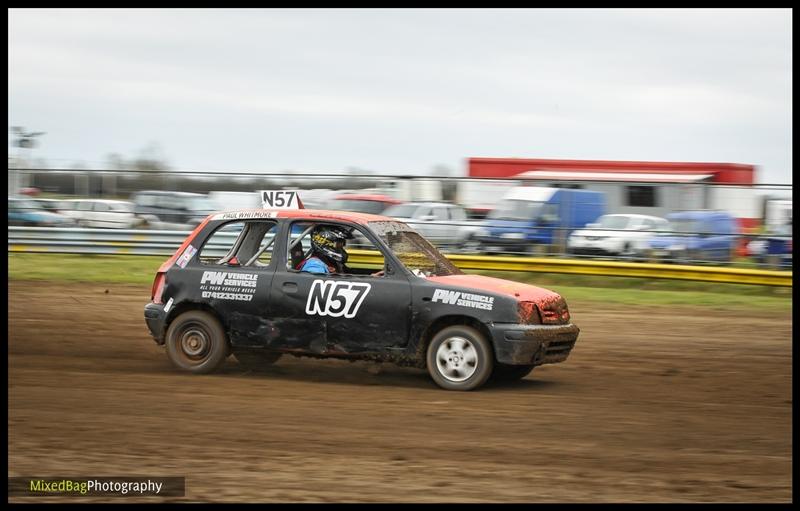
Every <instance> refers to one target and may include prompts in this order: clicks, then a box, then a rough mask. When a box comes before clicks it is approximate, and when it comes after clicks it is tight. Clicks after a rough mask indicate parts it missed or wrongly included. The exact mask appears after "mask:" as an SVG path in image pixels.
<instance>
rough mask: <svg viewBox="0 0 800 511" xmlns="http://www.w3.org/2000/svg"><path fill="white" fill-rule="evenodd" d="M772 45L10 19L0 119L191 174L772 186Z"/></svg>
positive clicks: (694, 37)
mask: <svg viewBox="0 0 800 511" xmlns="http://www.w3.org/2000/svg"><path fill="white" fill-rule="evenodd" d="M791 38H792V20H791V11H790V10H788V9H771V10H735V9H734V10H695V9H692V10H682V9H670V10H629V9H613V10H591V9H572V10H560V9H558V10H552V9H547V10H535V9H525V10H518V9H504V10H472V9H431V10H427V9H408V10H397V9H352V10H351V9H343V10H328V9H303V10H296V9H280V10H273V9H257V10H237V9H213V10H206V9H191V10H181V9H169V10H150V9H141V10H127V9H124V10H123V9H119V10H117V9H113V10H99V9H98V10H78V9H71V10H51V9H11V10H10V11H9V36H8V40H9V52H8V55H9V65H8V73H9V74H8V86H9V96H8V106H9V119H8V123H9V126H12V125H18V126H24V127H25V128H27V129H29V130H35V131H45V132H47V134H46V135H44V136H43V137H42V139H41V145H40V147H38V148H37V149H36V153H35V154H34V157H37V158H38V157H43V158H46V159H48V160H50V161H51V162H52V161H57V160H63V161H64V162H65V163H66V162H74V161H76V160H82V161H84V162H87V164H96V163H101V162H104V161H106V155H107V154H108V153H112V152H116V153H119V154H122V155H123V156H125V157H134V156H136V155H138V154H139V153H140V152H141V151H142V150H143V149H144V148H145V147H146V146H148V145H149V144H151V143H154V142H155V143H158V144H159V145H160V147H161V150H162V152H163V155H164V157H165V158H166V159H167V160H168V162H169V164H170V166H171V167H173V168H177V169H192V170H239V171H262V172H280V171H286V170H294V171H298V172H323V173H342V172H346V171H347V169H352V168H358V169H366V170H370V171H373V172H376V173H381V174H426V173H429V172H430V171H431V169H432V168H434V167H435V166H437V165H443V166H446V167H449V168H450V169H452V170H453V171H454V172H456V173H457V174H458V175H461V174H464V173H466V158H468V157H522V158H574V159H607V160H650V161H696V162H732V163H748V164H755V165H758V166H759V167H760V169H759V171H758V177H757V179H758V181H759V182H762V183H767V182H769V183H791V181H792V177H791V165H792V146H791V139H792V121H791V109H792V94H791V85H792V50H791ZM10 150H11V148H10ZM14 150H15V149H14Z"/></svg>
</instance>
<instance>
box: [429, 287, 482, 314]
mask: <svg viewBox="0 0 800 511" xmlns="http://www.w3.org/2000/svg"><path fill="white" fill-rule="evenodd" d="M431 301H432V302H441V303H446V304H448V305H460V306H462V307H472V308H474V309H486V310H487V311H490V310H492V308H493V307H494V297H493V296H484V295H475V294H472V293H463V292H461V291H448V290H447V289H436V290H434V292H433V298H431Z"/></svg>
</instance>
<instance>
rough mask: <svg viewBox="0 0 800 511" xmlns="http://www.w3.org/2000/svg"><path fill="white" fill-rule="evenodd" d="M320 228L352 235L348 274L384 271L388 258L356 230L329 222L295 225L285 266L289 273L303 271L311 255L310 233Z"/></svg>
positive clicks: (350, 238)
mask: <svg viewBox="0 0 800 511" xmlns="http://www.w3.org/2000/svg"><path fill="white" fill-rule="evenodd" d="M319 225H329V226H331V227H338V228H340V229H343V230H345V231H346V232H349V233H350V237H349V238H348V239H347V240H346V242H345V246H344V251H345V253H346V254H347V260H346V262H345V264H344V268H343V269H344V272H343V274H346V275H364V276H381V275H373V274H375V273H377V272H380V271H382V270H383V269H384V264H385V258H384V255H383V253H382V252H381V250H380V249H379V248H378V247H377V246H376V245H375V244H374V243H373V242H372V241H371V240H370V239H369V238H368V237H367V236H366V234H365V233H364V232H363V231H362V230H361V229H359V228H357V227H352V226H348V225H340V224H335V223H329V222H308V221H300V222H293V223H292V224H291V226H290V228H289V242H288V243H287V244H286V246H287V256H286V267H287V269H288V270H290V271H300V267H301V265H302V264H303V262H304V261H305V260H306V259H307V258H308V257H310V256H311V255H312V249H311V233H312V232H313V230H314V229H315V228H316V227H317V226H319Z"/></svg>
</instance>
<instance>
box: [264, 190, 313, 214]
mask: <svg viewBox="0 0 800 511" xmlns="http://www.w3.org/2000/svg"><path fill="white" fill-rule="evenodd" d="M259 193H260V194H261V205H262V207H263V208H264V209H303V203H302V202H301V201H300V196H299V195H298V193H297V192H295V191H289V190H261V191H260V192H259Z"/></svg>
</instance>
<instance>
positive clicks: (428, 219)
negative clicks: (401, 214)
mask: <svg viewBox="0 0 800 511" xmlns="http://www.w3.org/2000/svg"><path fill="white" fill-rule="evenodd" d="M419 219H420V220H422V221H423V222H432V221H434V220H436V217H435V216H433V215H422V216H421V217H419Z"/></svg>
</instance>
